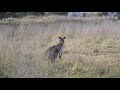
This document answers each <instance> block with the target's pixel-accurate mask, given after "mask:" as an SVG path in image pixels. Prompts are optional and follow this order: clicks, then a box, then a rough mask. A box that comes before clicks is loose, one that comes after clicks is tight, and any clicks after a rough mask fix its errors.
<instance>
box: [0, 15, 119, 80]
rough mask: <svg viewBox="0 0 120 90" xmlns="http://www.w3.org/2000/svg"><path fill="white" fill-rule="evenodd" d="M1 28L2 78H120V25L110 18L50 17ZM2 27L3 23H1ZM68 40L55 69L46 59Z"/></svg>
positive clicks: (26, 20) (23, 19)
mask: <svg viewBox="0 0 120 90" xmlns="http://www.w3.org/2000/svg"><path fill="white" fill-rule="evenodd" d="M12 20H13V21H14V22H15V20H17V22H19V23H17V24H11V23H10V24H9V23H7V24H5V22H4V24H0V77H1V78H4V77H8V78H119V77H120V21H116V22H113V21H112V20H110V19H109V18H106V17H87V18H71V17H64V16H61V17H60V16H56V17H55V16H48V17H38V18H36V17H35V18H32V19H31V18H29V17H26V18H22V19H20V20H19V19H12ZM1 23H2V22H1ZM59 36H61V37H64V36H65V37H66V39H65V43H64V48H63V56H62V58H61V59H60V58H58V59H56V62H55V64H54V65H52V64H50V63H48V62H47V61H46V60H44V59H43V58H44V57H43V56H44V55H43V53H44V52H45V50H46V49H48V48H49V47H50V46H53V45H56V44H57V43H59V38H58V37H59Z"/></svg>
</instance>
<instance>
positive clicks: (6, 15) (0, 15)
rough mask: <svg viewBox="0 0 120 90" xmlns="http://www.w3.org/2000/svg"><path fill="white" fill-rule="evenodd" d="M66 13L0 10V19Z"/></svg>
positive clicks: (119, 13) (66, 13)
mask: <svg viewBox="0 0 120 90" xmlns="http://www.w3.org/2000/svg"><path fill="white" fill-rule="evenodd" d="M51 14H56V15H68V12H0V19H3V18H9V17H14V18H21V17H24V16H27V15H35V16H43V15H51ZM102 15H108V12H102ZM117 15H118V16H120V12H117Z"/></svg>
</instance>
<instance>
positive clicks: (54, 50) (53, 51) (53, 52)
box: [45, 37, 66, 63]
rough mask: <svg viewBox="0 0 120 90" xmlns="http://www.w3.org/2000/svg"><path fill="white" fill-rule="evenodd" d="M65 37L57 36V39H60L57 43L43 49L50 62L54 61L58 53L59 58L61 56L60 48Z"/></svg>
mask: <svg viewBox="0 0 120 90" xmlns="http://www.w3.org/2000/svg"><path fill="white" fill-rule="evenodd" d="M65 38H66V37H64V38H61V37H59V39H60V42H59V44H58V45H55V46H52V47H50V48H49V49H47V50H46V51H45V54H46V56H47V58H48V59H49V60H51V63H54V62H55V59H56V58H57V57H58V55H59V58H61V56H62V48H63V44H64V39H65Z"/></svg>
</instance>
